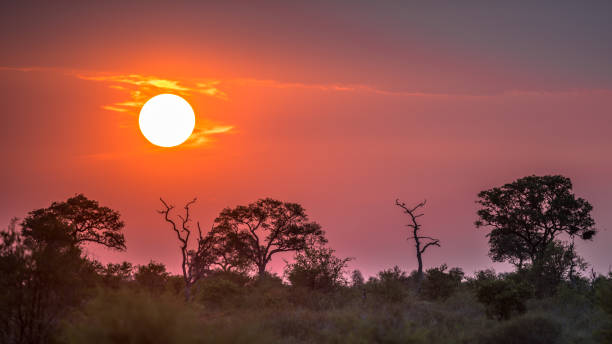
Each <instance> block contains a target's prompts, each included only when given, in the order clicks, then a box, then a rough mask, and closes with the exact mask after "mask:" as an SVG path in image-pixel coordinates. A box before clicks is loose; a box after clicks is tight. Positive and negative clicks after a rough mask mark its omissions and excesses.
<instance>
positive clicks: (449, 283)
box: [421, 264, 464, 300]
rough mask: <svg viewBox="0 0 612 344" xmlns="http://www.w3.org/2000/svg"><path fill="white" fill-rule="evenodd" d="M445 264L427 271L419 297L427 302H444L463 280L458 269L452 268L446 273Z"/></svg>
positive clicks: (461, 273) (462, 274)
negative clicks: (427, 300)
mask: <svg viewBox="0 0 612 344" xmlns="http://www.w3.org/2000/svg"><path fill="white" fill-rule="evenodd" d="M446 268H447V267H446V264H442V265H441V266H440V267H436V268H432V269H428V270H427V272H426V274H425V278H424V279H423V283H422V285H421V295H422V296H423V297H425V298H426V299H429V300H445V299H447V298H448V297H449V296H451V295H452V294H453V293H454V292H455V291H456V290H457V288H459V285H460V284H461V280H462V279H463V276H464V273H463V271H462V270H461V269H460V268H452V269H450V270H449V271H448V272H446Z"/></svg>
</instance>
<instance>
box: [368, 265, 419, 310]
mask: <svg viewBox="0 0 612 344" xmlns="http://www.w3.org/2000/svg"><path fill="white" fill-rule="evenodd" d="M408 283H409V277H408V276H407V275H406V272H404V271H402V270H401V269H400V268H399V267H397V266H395V267H393V268H392V269H387V270H383V271H381V272H379V273H378V277H377V278H375V277H370V279H369V280H368V282H367V283H366V293H367V294H370V295H374V296H375V297H380V298H382V299H383V300H384V301H391V302H399V301H402V300H404V299H405V298H406V297H407V296H408V295H409V294H410V292H409V289H408Z"/></svg>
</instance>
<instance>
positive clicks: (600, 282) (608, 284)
mask: <svg viewBox="0 0 612 344" xmlns="http://www.w3.org/2000/svg"><path fill="white" fill-rule="evenodd" d="M594 286H595V299H596V301H597V305H598V306H599V307H600V308H601V309H602V310H603V311H604V312H606V314H607V315H608V319H607V322H606V324H605V325H604V328H603V329H601V331H600V333H599V337H600V339H601V341H602V343H612V272H611V273H610V274H609V277H608V278H605V277H599V278H598V279H597V280H596V281H595V282H594Z"/></svg>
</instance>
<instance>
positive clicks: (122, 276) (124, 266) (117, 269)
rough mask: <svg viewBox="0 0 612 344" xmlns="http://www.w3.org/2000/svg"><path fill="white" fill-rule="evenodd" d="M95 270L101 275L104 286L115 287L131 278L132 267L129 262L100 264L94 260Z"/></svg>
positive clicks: (122, 284) (124, 283)
mask: <svg viewBox="0 0 612 344" xmlns="http://www.w3.org/2000/svg"><path fill="white" fill-rule="evenodd" d="M94 264H95V265H96V272H97V274H98V275H99V276H100V277H101V279H102V283H103V284H104V286H106V287H109V288H112V289H117V288H119V287H121V286H124V285H126V284H127V283H128V282H129V281H130V280H131V279H132V270H133V269H134V267H133V266H132V263H130V262H122V263H119V264H116V263H108V264H107V265H106V266H102V264H100V263H99V262H94Z"/></svg>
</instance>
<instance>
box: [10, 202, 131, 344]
mask: <svg viewBox="0 0 612 344" xmlns="http://www.w3.org/2000/svg"><path fill="white" fill-rule="evenodd" d="M16 224H17V221H16V220H14V221H13V222H12V223H11V225H10V226H9V228H8V230H5V231H1V232H0V234H1V235H0V276H2V278H0V289H1V290H2V294H3V295H4V296H3V297H1V298H0V310H1V311H0V325H1V326H0V342H7V343H43V342H45V343H46V342H49V340H50V337H51V333H52V330H53V328H55V327H56V326H57V324H58V323H59V321H60V319H61V317H62V316H63V315H65V314H66V313H67V312H68V310H69V309H71V308H72V307H76V306H77V305H79V304H81V303H82V300H83V298H84V296H85V295H86V293H87V290H88V289H89V288H90V287H93V286H94V285H95V281H96V280H97V278H94V276H96V264H95V263H94V262H91V261H89V260H88V259H86V258H85V257H83V256H82V247H81V246H82V245H83V244H84V243H86V242H94V243H98V244H102V245H104V246H107V247H110V248H113V249H117V250H123V249H125V239H124V237H123V234H122V233H121V232H120V231H121V229H122V228H123V222H122V221H121V220H120V218H119V213H118V212H116V211H114V210H112V209H110V208H107V207H100V206H99V205H98V202H96V201H92V200H89V199H87V198H86V197H85V196H83V195H78V196H75V197H72V198H69V199H68V200H67V201H65V202H54V203H52V204H51V206H50V207H48V208H43V209H38V210H34V211H32V212H30V213H29V214H28V216H27V217H26V218H25V219H24V221H22V222H21V226H20V228H17V226H16ZM98 265H99V264H98Z"/></svg>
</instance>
